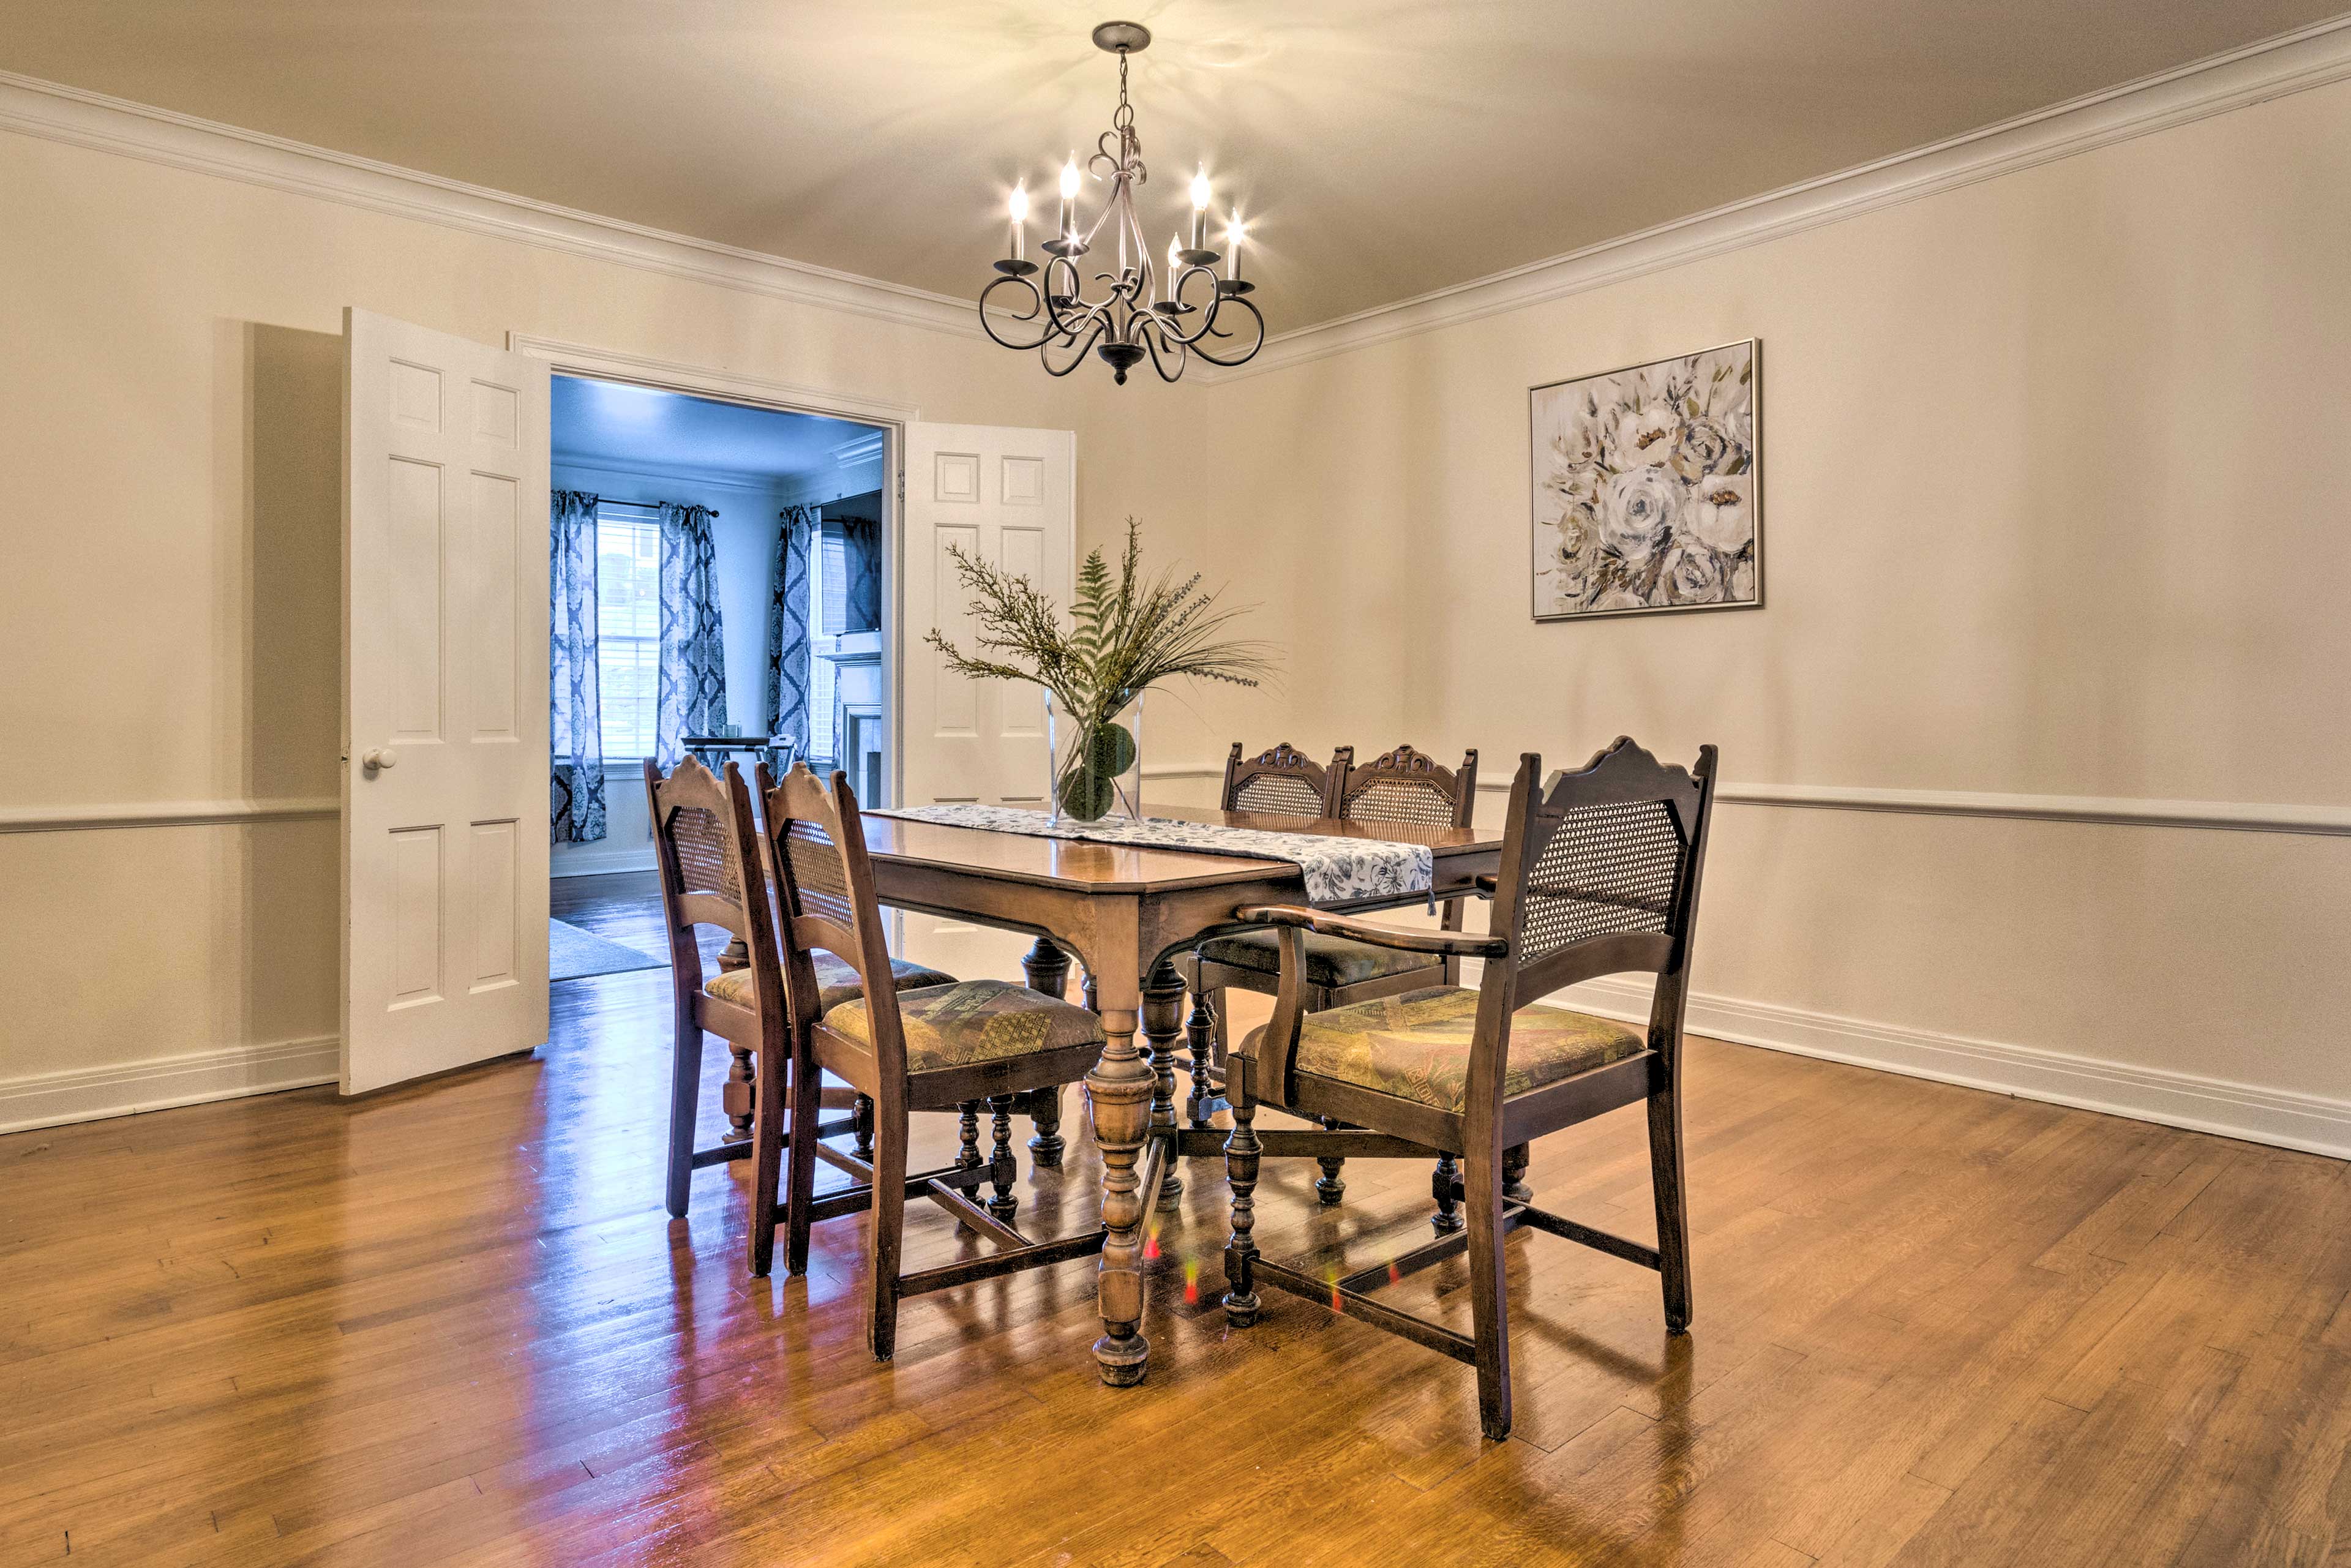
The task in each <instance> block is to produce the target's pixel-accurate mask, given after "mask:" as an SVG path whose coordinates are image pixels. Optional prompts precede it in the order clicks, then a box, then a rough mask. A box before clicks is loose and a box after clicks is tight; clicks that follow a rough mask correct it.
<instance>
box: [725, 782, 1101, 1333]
mask: <svg viewBox="0 0 2351 1568" xmlns="http://www.w3.org/2000/svg"><path fill="white" fill-rule="evenodd" d="M759 791H760V797H761V800H762V801H763V802H764V804H765V807H766V817H767V832H768V846H769V851H770V853H769V859H770V862H771V863H772V864H773V865H774V867H775V870H776V883H777V908H778V915H779V918H778V921H777V923H776V929H777V933H778V936H779V937H780V939H781V950H782V955H783V967H784V971H785V977H786V985H785V989H786V991H787V993H788V994H789V998H790V1009H791V1011H790V1018H789V1035H790V1040H791V1069H790V1072H789V1081H790V1082H791V1084H792V1086H793V1087H792V1105H791V1113H790V1114H791V1124H792V1125H793V1126H794V1127H799V1126H803V1125H807V1124H811V1123H813V1122H814V1121H815V1119H816V1116H817V1113H818V1100H819V1092H818V1088H817V1085H818V1083H819V1082H820V1072H830V1073H831V1074H833V1075H834V1076H835V1077H837V1078H840V1079H841V1080H843V1081H844V1082H848V1083H849V1084H851V1085H852V1086H853V1087H854V1088H855V1089H856V1090H857V1092H860V1093H862V1094H864V1095H866V1096H868V1097H870V1098H871V1099H872V1102H873V1105H874V1116H873V1151H874V1152H873V1155H872V1159H871V1160H870V1161H869V1160H863V1159H860V1158H858V1157H857V1156H855V1155H851V1154H847V1153H845V1152H843V1151H841V1150H839V1149H835V1148H832V1147H831V1146H830V1145H825V1144H823V1143H821V1142H820V1141H819V1140H818V1139H815V1138H793V1139H790V1140H789V1155H790V1160H791V1173H790V1176H789V1180H788V1182H787V1183H786V1206H787V1207H786V1214H785V1226H786V1240H785V1267H786V1268H787V1269H788V1270H789V1271H790V1272H792V1273H796V1274H797V1273H801V1272H803V1271H805V1270H807V1268H808V1253H809V1229H810V1225H811V1224H813V1223H814V1222H815V1221H816V1220H819V1219H823V1218H831V1216H833V1215H837V1214H846V1213H851V1212H853V1211H855V1210H858V1209H862V1208H865V1207H872V1210H873V1225H872V1233H871V1235H872V1254H871V1257H872V1313H871V1316H870V1317H869V1319H868V1340H869V1343H870V1344H871V1345H872V1351H873V1354H874V1355H875V1357H876V1358H877V1359H880V1360H883V1361H886V1360H888V1359H890V1357H891V1355H892V1354H893V1351H894V1350H895V1348H896V1343H897V1323H898V1303H899V1301H901V1300H902V1299H903V1298H904V1297H906V1296H910V1295H918V1294H921V1293H923V1292H925V1291H940V1290H946V1289H947V1288H949V1287H950V1286H955V1285H961V1284H965V1283H967V1282H969V1281H976V1280H986V1279H992V1278H994V1277H996V1276H998V1275H1001V1274H1009V1273H1013V1272H1015V1271H1017V1270H1023V1269H1033V1268H1038V1267H1041V1266H1043V1265H1045V1264H1050V1263H1059V1262H1062V1261H1064V1260H1069V1259H1072V1258H1085V1257H1092V1256H1093V1255H1094V1254H1096V1253H1098V1252H1100V1251H1101V1250H1102V1240H1103V1238H1104V1237H1105V1236H1106V1235H1107V1234H1108V1233H1107V1232H1106V1231H1103V1230H1101V1229H1096V1230H1094V1231H1092V1233H1090V1234H1088V1235H1084V1236H1076V1237H1070V1238H1066V1239H1062V1240H1059V1241H1046V1242H1032V1241H1030V1240H1029V1239H1028V1238H1026V1237H1024V1236H1022V1235H1021V1234H1020V1233H1019V1231H1018V1230H1015V1229H1014V1228H1012V1226H1011V1224H1010V1223H1009V1220H1010V1217H1011V1215H1012V1213H1013V1211H1014V1209H1013V1201H1012V1197H1011V1192H1012V1187H1013V1184H1014V1182H1015V1180H1016V1179H1017V1177H1018V1174H1019V1172H1018V1167H1017V1166H1016V1164H1015V1161H1014V1156H1013V1153H1012V1145H1011V1136H1012V1134H1011V1118H1012V1112H1013V1109H1014V1107H1015V1105H1016V1104H1017V1103H1019V1101H1020V1100H1021V1099H1022V1098H1023V1097H1024V1096H1027V1095H1030V1094H1034V1093H1037V1092H1040V1091H1048V1090H1050V1091H1058V1090H1059V1089H1060V1088H1061V1085H1063V1084H1066V1083H1074V1082H1078V1081H1079V1080H1080V1079H1082V1078H1083V1077H1084V1076H1085V1075H1086V1073H1087V1072H1088V1071H1091V1070H1092V1067H1093V1065H1094V1062H1095V1060H1096V1059H1097V1058H1098V1057H1099V1056H1100V1055H1101V1054H1102V1043H1103V1036H1102V1020H1101V1019H1098V1018H1096V1017H1095V1016H1094V1015H1093V1014H1092V1013H1091V1012H1088V1011H1087V1010H1086V1009H1083V1008H1077V1007H1071V1005H1070V1004H1069V1003H1067V1002H1064V1001H1061V1000H1060V999H1059V998H1053V997H1048V996H1046V995H1044V994H1043V993H1042V992H1040V991H1032V990H1029V988H1026V987H1024V986H1016V985H1012V984H1010V983H1009V982H1007V981H1003V980H967V981H963V982H960V983H949V984H946V985H939V986H931V987H925V988H909V989H905V990H903V991H902V990H900V989H899V988H895V987H893V986H887V985H885V986H880V987H876V986H874V985H873V984H872V980H873V979H875V978H876V977H881V976H883V975H886V974H888V973H889V972H890V954H889V950H888V948H887V947H886V946H883V937H884V929H883V925H882V915H881V909H880V906H879V904H877V902H876V900H875V895H874V891H873V872H872V862H870V861H868V860H867V858H866V852H865V830H864V827H863V825H862V822H861V821H860V820H859V818H858V812H857V797H856V794H855V793H854V792H853V791H852V789H850V787H849V782H848V779H846V777H844V776H843V775H842V774H841V773H839V772H835V773H834V774H833V775H832V779H831V784H830V785H827V784H823V783H820V782H819V781H818V779H817V778H816V775H815V774H813V773H811V772H810V771H809V769H808V768H806V767H805V766H802V767H796V768H793V769H792V770H791V771H790V772H789V773H787V774H786V775H784V777H783V778H782V779H772V778H770V777H768V774H767V771H766V770H765V768H762V769H761V770H760V776H759ZM828 956H830V957H832V958H837V959H838V960H840V961H841V963H843V964H845V965H847V966H848V967H850V968H851V969H852V971H854V973H855V974H856V976H857V977H858V978H859V980H860V981H861V982H863V984H862V991H861V994H859V995H857V996H854V997H852V998H847V999H844V1000H841V1001H837V1002H833V1003H831V1004H828V1003H827V1002H826V1001H825V999H824V998H823V994H822V992H821V990H820V988H819V986H818V985H817V984H816V966H817V964H818V963H819V961H820V960H821V959H823V958H826V957H828ZM983 1101H985V1102H986V1103H987V1104H988V1105H989V1106H990V1107H991V1108H992V1109H993V1111H994V1113H995V1134H996V1144H995V1149H994V1151H993V1154H992V1157H990V1158H988V1159H987V1160H982V1159H981V1158H980V1155H979V1148H978V1137H977V1115H976V1113H977V1106H978V1105H979V1104H980V1103H982V1102H983ZM946 1110H956V1111H960V1112H961V1113H962V1115H963V1150H962V1154H961V1155H960V1156H959V1157H958V1158H957V1160H956V1163H955V1164H954V1165H952V1166H945V1167H943V1168H941V1169H938V1170H931V1171H921V1172H916V1173H914V1174H913V1175H909V1174H908V1173H907V1170H906V1144H907V1117H908V1113H911V1112H914V1111H946ZM783 1115H784V1112H783V1107H782V1105H781V1103H780V1101H779V1097H778V1096H775V1095H762V1096H761V1097H760V1099H759V1107H758V1123H757V1125H756V1127H755V1129H754V1134H753V1141H754V1142H755V1143H756V1144H757V1145H758V1150H759V1152H758V1156H757V1158H758V1160H759V1161H761V1162H765V1161H768V1160H769V1159H771V1158H773V1157H775V1155H776V1154H777V1153H778V1151H780V1150H782V1149H784V1148H785V1147H786V1140H785V1139H784V1138H783V1135H782V1128H783ZM819 1159H823V1160H826V1161H828V1162H829V1163H831V1164H832V1165H833V1166H837V1167H839V1168H841V1169H842V1170H845V1171H847V1172H849V1173H850V1174H851V1175H852V1176H858V1177H861V1178H862V1186H857V1187H854V1188H852V1189H850V1190H848V1191H845V1192H840V1193H828V1194H826V1195H825V1196H824V1197H816V1196H815V1195H814V1192H813V1184H814V1181H815V1176H816V1162H817V1161H818V1160H819ZM983 1181H993V1182H994V1183H995V1186H996V1198H995V1200H994V1201H993V1202H991V1203H989V1204H988V1205H987V1207H982V1206H981V1205H980V1204H978V1203H977V1202H975V1201H974V1200H973V1198H972V1197H971V1196H970V1195H971V1193H972V1192H973V1190H974V1189H976V1188H977V1186H979V1185H980V1184H981V1183H982V1182H983ZM909 1197H925V1198H928V1199H930V1200H931V1201H932V1202H934V1203H936V1204H938V1205H939V1206H940V1207H942V1208H945V1209H946V1211H947V1212H948V1213H950V1214H952V1215H953V1216H955V1218H956V1219H957V1220H958V1221H959V1222H961V1223H962V1224H963V1225H964V1226H965V1227H966V1228H969V1229H970V1230H972V1231H974V1232H976V1233H977V1234H979V1235H982V1236H985V1237H987V1238H988V1239H991V1240H993V1241H995V1242H997V1243H998V1248H999V1250H998V1251H996V1252H994V1253H992V1254H990V1255H987V1256H985V1257H979V1258H972V1259H967V1260H962V1261H958V1262H955V1263H947V1264H943V1265H939V1266H937V1267H934V1268H929V1269H921V1270H914V1272H912V1273H907V1272H904V1271H903V1270H901V1268H900V1264H899V1255H900V1246H901V1240H902V1238H903V1235H904V1225H905V1207H906V1199H907V1198H909Z"/></svg>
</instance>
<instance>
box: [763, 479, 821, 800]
mask: <svg viewBox="0 0 2351 1568" xmlns="http://www.w3.org/2000/svg"><path fill="white" fill-rule="evenodd" d="M781 517H782V519H783V524H782V527H780V528H778V529H777V531H776V570H775V571H774V573H773V574H772V575H771V576H770V578H769V579H768V734H769V735H770V736H773V737H775V743H776V745H777V746H778V747H790V748H791V749H792V751H793V752H794V753H795V754H796V755H800V756H805V755H806V754H807V751H808V742H809V619H808V616H809V551H810V549H812V548H813V547H814V545H815V542H816V538H817V533H818V530H819V528H820V526H821V524H820V519H819V514H818V511H817V508H816V507H805V506H803V507H785V508H784V509H783V512H782V513H781Z"/></svg>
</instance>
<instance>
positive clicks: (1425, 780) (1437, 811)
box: [1187, 745, 1478, 1235]
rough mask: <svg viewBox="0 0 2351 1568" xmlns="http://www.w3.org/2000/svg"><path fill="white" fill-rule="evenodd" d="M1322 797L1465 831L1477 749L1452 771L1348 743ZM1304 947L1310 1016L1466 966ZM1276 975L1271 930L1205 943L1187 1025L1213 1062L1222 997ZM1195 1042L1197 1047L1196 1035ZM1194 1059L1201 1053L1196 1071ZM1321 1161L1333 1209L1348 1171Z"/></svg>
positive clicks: (1321, 1185)
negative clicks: (1364, 755)
mask: <svg viewBox="0 0 2351 1568" xmlns="http://www.w3.org/2000/svg"><path fill="white" fill-rule="evenodd" d="M1228 777H1229V764H1228ZM1326 800H1327V802H1328V804H1329V808H1330V809H1329V810H1328V812H1327V813H1326V814H1327V815H1329V816H1332V817H1336V818H1338V819H1340V820H1341V821H1349V822H1367V823H1381V822H1386V823H1403V824H1406V825H1410V826H1414V827H1427V828H1466V827H1468V825H1469V818H1470V815H1471V813H1472V812H1473V811H1474V810H1476V809H1477V804H1478V753H1477V751H1476V749H1475V748H1472V749H1471V750H1469V751H1468V752H1465V753H1464V754H1463V755H1462V758H1461V766H1460V767H1458V768H1445V767H1442V766H1440V765H1439V764H1438V763H1437V761H1436V759H1435V758H1431V757H1429V756H1427V755H1426V753H1424V752H1421V751H1419V750H1417V749H1416V748H1415V747H1411V746H1408V745H1407V746H1398V747H1395V749H1394V750H1391V751H1387V752H1384V753H1383V754H1381V755H1380V756H1379V757H1376V758H1373V759H1372V760H1371V761H1370V762H1365V763H1358V762H1357V761H1356V760H1355V751H1354V747H1350V746H1343V747H1340V748H1339V751H1338V754H1337V755H1336V756H1335V757H1333V758H1332V762H1331V768H1330V784H1329V790H1328V794H1327V797H1326ZM1465 902H1466V900H1463V899H1459V898H1448V899H1447V900H1446V901H1445V904H1444V913H1443V918H1442V919H1441V921H1440V922H1439V925H1438V928H1439V929H1440V930H1445V931H1458V930H1460V929H1461V909H1462V904H1464V903H1465ZM1305 948H1306V988H1307V991H1306V1007H1307V1010H1308V1011H1310V1012H1324V1011H1327V1010H1329V1009H1332V1008H1341V1007H1347V1006H1350V1005H1352V1004H1353V1003H1355V1002H1364V1001H1370V1000H1372V999H1373V998H1377V997H1388V996H1395V995H1396V994H1398V993H1399V992H1403V991H1409V990H1416V989H1418V988H1421V987H1424V986H1450V985H1455V984H1458V982H1459V980H1460V977H1461V960H1460V959H1458V958H1456V957H1451V956H1442V955H1434V954H1427V953H1406V952H1400V951H1398V950H1396V949H1394V948H1389V947H1382V946H1376V945H1374V944H1373V943H1369V942H1355V941H1350V940H1349V939H1348V938H1346V937H1343V936H1323V935H1322V934H1320V933H1317V932H1309V933H1307V935H1306V939H1305ZM1280 977H1281V954H1280V946H1279V944H1278V943H1277V942H1276V940H1275V937H1274V932H1273V929H1272V928H1271V927H1270V926H1269V927H1262V928H1259V929H1258V930H1255V931H1241V932H1237V933H1234V934H1233V935H1231V936H1212V937H1210V938H1209V939H1208V940H1207V941H1206V942H1203V943H1201V944H1200V946H1199V948H1198V950H1197V952H1196V955H1195V959H1194V967H1193V972H1192V974H1191V975H1190V976H1189V977H1187V978H1188V979H1189V980H1190V982H1191V984H1192V987H1193V991H1192V998H1193V1000H1192V1006H1193V1010H1194V1014H1195V1019H1194V1020H1191V1021H1194V1022H1195V1023H1197V1022H1201V1021H1205V1022H1207V1024H1208V1026H1209V1028H1210V1029H1211V1030H1213V1031H1214V1040H1213V1044H1212V1046H1211V1052H1212V1056H1213V1058H1214V1059H1216V1060H1221V1059H1222V1058H1223V1056H1224V1055H1225V1052H1226V1051H1227V1049H1228V1041H1227V1039H1226V1025H1225V1019H1226V1017H1227V1011H1226V1005H1225V997H1224V993H1225V992H1226V991H1227V990H1228V989H1238V990H1244V991H1256V992H1259V993H1260V994H1262V995H1266V996H1270V995H1272V994H1273V993H1274V992H1275V991H1276V990H1277V989H1278V988H1279V987H1280ZM1192 1044H1193V1048H1194V1049H1195V1051H1196V1050H1197V1040H1196V1034H1195V1038H1194V1039H1193V1041H1192ZM1197 1060H1198V1059H1197V1057H1196V1058H1195V1062H1196V1063H1197ZM1210 1103H1211V1102H1209V1101H1207V1100H1206V1099H1196V1100H1195V1101H1194V1102H1193V1103H1192V1105H1191V1112H1192V1122H1193V1124H1194V1125H1195V1126H1200V1125H1205V1124H1206V1123H1207V1114H1206V1112H1207V1109H1208V1107H1209V1104H1210ZM1332 1130H1334V1131H1335V1130H1337V1129H1335V1128H1333V1129H1332ZM1321 1164H1322V1176H1321V1177H1320V1178H1319V1179H1318V1180H1317V1181H1316V1182H1315V1184H1314V1191H1315V1195H1316V1196H1317V1197H1320V1198H1322V1201H1323V1202H1324V1203H1337V1202H1338V1201H1339V1200H1340V1199H1341V1198H1342V1197H1345V1196H1346V1191H1347V1184H1346V1181H1345V1178H1344V1177H1343V1175H1342V1171H1343V1167H1344V1166H1345V1164H1346V1160H1345V1156H1343V1155H1323V1156H1321ZM1454 1175H1455V1172H1454V1168H1453V1165H1452V1162H1451V1161H1450V1159H1447V1160H1446V1161H1444V1162H1442V1163H1441V1164H1440V1166H1439V1167H1438V1170H1437V1177H1436V1180H1435V1182H1434V1184H1433V1186H1434V1190H1435V1192H1436V1194H1437V1212H1436V1213H1435V1215H1434V1216H1433V1217H1432V1218H1431V1220H1430V1223H1431V1224H1432V1225H1434V1226H1435V1227H1436V1228H1437V1232H1438V1234H1440V1235H1442V1234H1444V1233H1446V1232H1447V1231H1451V1230H1458V1229H1459V1228H1461V1220H1460V1218H1459V1215H1458V1206H1457V1205H1456V1204H1455V1203H1454V1202H1453V1201H1452V1199H1451V1198H1450V1197H1449V1196H1448V1195H1449V1194H1450V1192H1451V1182H1452V1178H1453V1176H1454Z"/></svg>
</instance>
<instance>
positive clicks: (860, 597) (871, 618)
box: [841, 517, 882, 632]
mask: <svg viewBox="0 0 2351 1568" xmlns="http://www.w3.org/2000/svg"><path fill="white" fill-rule="evenodd" d="M841 543H842V545H843V547H844V549H843V552H842V557H843V562H844V564H845V565H846V567H847V568H848V572H847V575H848V578H849V619H848V620H847V621H846V622H843V623H842V624H841V630H842V631H844V632H878V631H880V630H881V629H882V525H881V524H879V523H877V522H875V521H873V520H872V518H871V517H843V518H842V519H841Z"/></svg>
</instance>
